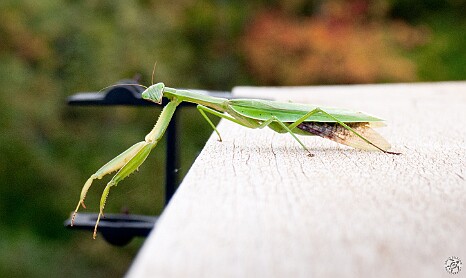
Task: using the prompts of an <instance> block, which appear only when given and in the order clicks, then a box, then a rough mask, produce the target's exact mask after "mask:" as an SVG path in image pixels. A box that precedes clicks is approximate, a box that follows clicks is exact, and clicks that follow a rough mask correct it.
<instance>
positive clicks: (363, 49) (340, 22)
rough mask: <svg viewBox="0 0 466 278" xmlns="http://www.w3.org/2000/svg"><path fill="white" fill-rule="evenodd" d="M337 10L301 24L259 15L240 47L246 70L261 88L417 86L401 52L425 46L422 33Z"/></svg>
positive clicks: (294, 19)
mask: <svg viewBox="0 0 466 278" xmlns="http://www.w3.org/2000/svg"><path fill="white" fill-rule="evenodd" d="M335 10H336V11H340V12H339V13H337V14H336V15H335V14H330V15H328V14H327V15H324V16H313V17H301V18H299V17H296V16H294V17H292V16H287V15H286V14H285V13H281V12H278V11H267V12H262V13H260V14H258V15H257V16H256V17H255V19H254V20H253V21H252V22H251V23H250V25H249V26H248V28H247V29H246V32H245V35H244V36H243V38H242V41H241V46H242V53H243V55H244V58H245V60H246V64H247V66H248V69H249V70H250V71H251V73H252V75H253V76H254V77H255V78H256V79H257V82H259V83H260V84H262V85H305V84H349V83H376V82H405V81H415V80H417V76H416V67H415V65H414V63H413V62H411V61H410V60H409V59H407V58H405V57H403V56H402V55H401V54H400V51H401V50H402V49H403V44H407V45H409V46H412V45H417V44H422V43H423V41H425V39H424V38H425V35H423V33H422V32H418V30H417V29H415V28H413V27H410V26H409V25H407V24H403V23H399V22H397V23H396V24H393V25H394V27H395V28H391V27H390V26H391V25H390V24H382V23H381V22H380V20H379V21H377V20H367V19H364V20H356V19H353V18H352V17H349V16H345V15H346V13H345V11H344V10H343V11H342V10H341V9H339V10H338V9H334V11H335ZM353 12H354V10H353ZM400 30H401V31H400ZM400 32H403V33H402V34H400ZM406 33H408V38H406ZM413 36H414V38H415V41H413V42H412V41H411V40H410V37H413Z"/></svg>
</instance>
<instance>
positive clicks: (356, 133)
mask: <svg viewBox="0 0 466 278" xmlns="http://www.w3.org/2000/svg"><path fill="white" fill-rule="evenodd" d="M317 113H322V114H324V115H326V116H328V117H329V118H331V119H333V120H334V121H335V122H337V123H338V124H339V125H341V126H342V127H344V128H345V129H347V130H349V131H350V132H352V133H353V134H354V135H356V136H358V137H359V138H361V139H362V140H363V141H364V142H366V143H367V144H369V145H371V146H373V147H375V148H376V149H378V150H380V151H382V152H384V153H388V154H400V153H396V152H389V151H386V150H384V149H382V148H380V147H379V146H377V145H375V144H374V143H372V142H371V141H369V140H367V139H366V138H365V137H364V136H362V135H361V134H359V133H358V132H357V131H356V130H354V129H353V128H351V127H349V126H348V125H347V124H345V123H344V122H342V121H340V120H339V119H338V118H336V117H335V116H333V115H332V114H330V113H327V112H326V111H325V110H322V109H321V108H315V109H314V110H312V111H310V112H309V113H307V114H305V115H304V116H302V117H301V118H299V119H298V120H297V121H295V122H294V123H292V124H290V125H289V126H288V128H289V129H291V130H292V129H294V128H295V127H297V126H298V125H299V124H301V123H302V122H304V121H306V119H308V118H309V117H310V116H312V115H314V114H317Z"/></svg>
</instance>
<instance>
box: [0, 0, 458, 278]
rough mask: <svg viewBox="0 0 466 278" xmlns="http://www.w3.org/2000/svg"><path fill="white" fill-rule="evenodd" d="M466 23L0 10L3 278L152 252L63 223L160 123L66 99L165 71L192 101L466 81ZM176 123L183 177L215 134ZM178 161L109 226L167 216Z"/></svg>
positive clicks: (176, 7)
mask: <svg viewBox="0 0 466 278" xmlns="http://www.w3.org/2000/svg"><path fill="white" fill-rule="evenodd" d="M465 14H466V2H465V1H464V0H448V1H440V0H410V1H402V0H373V1H371V0H348V1H341V0H320V1H317V0H314V1H305V0H291V1H284V0H275V1H246V0H239V1H227V0H217V1H214V0H201V1H194V0H178V1H162V0H140V1H136V0H121V1H116V0H84V1H76V0H67V1H65V0H62V1H52V0H41V1H36V0H19V1H18V0H2V1H1V2H0V131H1V132H0V158H1V159H0V177H1V179H0V276H1V277H42V276H47V277H63V276H65V275H67V276H72V277H78V276H80V277H83V276H86V275H89V276H92V277H99V276H102V277H104V276H121V275H123V274H124V273H125V272H126V270H127V269H128V267H129V265H130V263H131V261H132V260H133V258H134V256H135V254H136V253H137V250H138V248H139V247H140V246H141V244H142V242H143V240H135V241H133V242H132V243H131V244H130V245H129V246H126V247H124V248H117V247H112V246H109V245H107V244H106V243H105V242H104V241H103V240H102V239H101V238H98V239H97V240H92V239H91V234H90V233H85V232H72V231H69V230H66V229H64V228H63V221H64V220H65V219H66V218H67V217H68V216H69V212H70V211H71V210H72V209H73V208H74V207H75V205H76V202H77V200H78V196H79V192H80V189H81V186H82V185H83V183H84V181H85V180H86V179H87V178H88V176H89V175H90V174H91V173H93V172H94V171H95V170H97V169H98V168H99V167H100V166H101V165H102V164H103V163H105V162H106V161H108V160H110V159H111V158H113V157H114V156H115V155H116V154H118V153H120V152H121V151H123V150H125V149H126V148H127V147H128V146H130V145H132V144H133V143H135V142H138V141H140V140H142V138H144V135H145V134H146V133H147V132H148V131H149V130H150V128H151V127H152V125H153V124H154V123H155V120H156V118H157V113H158V112H159V111H160V110H158V109H153V108H138V109H136V108H125V107H107V108H96V107H86V108H83V107H68V106H67V105H66V101H65V100H66V97H67V96H69V95H71V94H73V93H75V92H79V91H97V90H99V89H100V88H103V87H105V86H108V85H110V84H113V83H114V82H115V81H117V80H120V79H123V78H128V77H133V76H137V75H139V76H141V78H142V82H143V83H145V84H149V83H150V75H151V71H152V66H153V64H154V62H155V61H157V62H158V63H157V71H156V78H155V79H156V81H163V82H165V84H167V85H168V86H171V87H183V88H203V89H219V90H230V89H231V88H232V87H234V86H236V85H245V84H248V85H312V84H350V83H379V82H414V81H442V80H464V79H466V71H465V64H466V51H465V47H466V28H465V27H466V20H465V17H464V15H465ZM178 113H180V114H181V115H180V118H181V121H180V130H181V132H180V133H181V134H180V137H179V145H180V146H181V148H182V152H183V153H182V158H183V159H182V161H181V168H180V172H181V176H183V175H184V174H185V173H186V171H187V170H188V169H189V166H190V165H191V163H192V162H193V160H194V159H195V157H196V155H197V154H198V152H199V151H200V150H201V149H202V146H203V144H204V142H205V140H206V139H207V138H208V136H209V135H210V133H211V130H210V128H209V127H208V126H207V124H206V123H205V122H204V121H203V120H202V119H201V118H200V117H199V116H198V115H197V112H196V111H193V110H192V109H180V110H179V111H178ZM188 119H191V120H188ZM102 127H105V128H102ZM164 148H165V146H164V144H163V143H162V144H161V145H160V146H159V147H157V149H156V150H155V152H154V154H153V155H151V157H150V159H148V161H147V162H146V164H145V165H144V166H143V167H142V168H141V170H140V173H139V174H137V175H133V176H131V178H130V179H128V180H126V181H125V182H123V183H122V184H121V185H120V186H119V187H118V188H117V189H116V190H114V191H113V192H112V194H111V195H110V199H109V202H108V206H107V207H106V209H107V211H108V212H118V211H120V210H129V211H130V212H133V213H138V214H150V215H154V214H159V213H160V212H161V211H162V209H163V178H164V177H163V173H164V167H163V165H164V155H163V154H164ZM98 184H99V185H100V186H99V185H96V186H95V187H94V188H93V190H92V191H91V194H89V197H88V199H87V204H88V206H89V207H88V208H89V209H88V211H97V204H98V198H99V197H100V190H101V189H102V185H103V183H102V182H100V183H98Z"/></svg>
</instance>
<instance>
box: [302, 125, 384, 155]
mask: <svg viewBox="0 0 466 278" xmlns="http://www.w3.org/2000/svg"><path fill="white" fill-rule="evenodd" d="M347 125H348V126H349V127H351V128H352V129H353V130H354V131H356V132H357V133H359V134H360V135H361V136H363V137H364V138H366V139H367V140H368V141H370V142H372V143H373V144H374V145H376V146H378V147H380V148H381V149H383V150H388V149H390V144H389V143H388V142H387V141H386V140H385V139H384V138H383V137H382V136H381V135H380V134H378V133H377V132H376V131H375V130H374V129H372V128H371V124H369V123H347ZM297 128H299V129H301V130H304V131H307V132H309V133H312V134H314V135H317V136H320V137H322V138H326V139H330V140H332V141H335V142H337V143H340V144H343V145H347V146H350V147H353V148H356V149H361V150H370V151H376V150H378V149H377V148H375V147H374V146H372V145H370V144H368V143H367V142H365V141H364V140H362V139H361V138H360V137H358V136H357V135H356V134H354V133H353V132H351V131H350V130H348V129H346V128H344V127H343V126H341V125H340V124H337V123H316V122H303V123H301V124H299V125H298V126H297Z"/></svg>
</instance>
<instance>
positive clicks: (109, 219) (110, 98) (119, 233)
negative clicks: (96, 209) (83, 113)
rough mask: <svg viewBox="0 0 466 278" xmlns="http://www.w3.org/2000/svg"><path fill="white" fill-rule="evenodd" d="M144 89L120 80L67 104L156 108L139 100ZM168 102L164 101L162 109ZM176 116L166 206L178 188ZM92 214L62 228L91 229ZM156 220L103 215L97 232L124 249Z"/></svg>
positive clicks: (170, 128) (169, 152)
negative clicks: (100, 90) (101, 90)
mask: <svg viewBox="0 0 466 278" xmlns="http://www.w3.org/2000/svg"><path fill="white" fill-rule="evenodd" d="M143 91H144V87H142V86H140V85H139V83H138V82H137V81H135V80H132V79H129V80H121V81H119V82H117V83H116V84H115V85H112V86H110V87H108V88H107V89H106V90H105V91H103V92H102V93H100V92H82V93H77V94H75V95H72V96H70V97H68V99H67V102H68V105H74V106H114V105H124V106H156V105H157V104H155V103H153V102H150V101H146V100H144V99H143V98H142V97H141V94H142V92H143ZM190 91H194V92H196V93H200V94H206V95H210V96H217V97H223V98H229V97H230V96H231V93H230V92H221V91H204V90H191V89H190ZM167 103H168V101H167V99H164V100H163V102H162V106H164V105H166V104H167ZM183 106H195V104H192V103H187V102H182V103H181V104H180V107H183ZM176 122H177V116H176V113H175V115H173V118H172V120H171V122H170V124H169V125H168V128H167V131H166V138H167V149H166V167H165V205H167V204H168V203H169V201H170V199H171V198H172V196H173V194H174V193H175V191H176V188H177V186H178V174H177V171H176V169H177V168H178V146H177V143H176V136H177V128H176ZM96 219H97V215H96V214H95V213H79V214H77V216H76V219H75V222H74V225H73V227H71V218H68V219H67V220H66V221H65V226H66V227H69V228H73V229H77V230H89V231H93V230H94V224H95V220H96ZM156 221H157V217H150V216H142V215H132V214H105V218H102V219H101V220H100V224H99V232H100V233H101V234H102V236H103V237H104V238H105V239H106V240H107V242H109V243H110V244H113V245H118V246H123V245H125V244H127V243H129V242H130V241H131V239H132V238H133V237H135V236H147V235H148V234H149V232H150V230H152V228H153V227H154V225H155V223H156Z"/></svg>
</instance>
